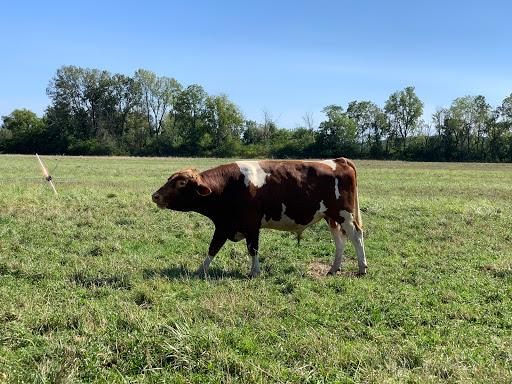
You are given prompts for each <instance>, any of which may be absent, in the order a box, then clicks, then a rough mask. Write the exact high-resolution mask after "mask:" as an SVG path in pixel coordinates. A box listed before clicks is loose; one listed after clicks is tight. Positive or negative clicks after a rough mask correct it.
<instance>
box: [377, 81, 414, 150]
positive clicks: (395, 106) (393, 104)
mask: <svg viewBox="0 0 512 384" xmlns="http://www.w3.org/2000/svg"><path fill="white" fill-rule="evenodd" d="M384 110H385V111H386V113H387V114H388V116H389V119H390V122H391V130H392V131H393V133H394V134H396V135H397V136H398V135H399V136H400V137H401V139H402V145H403V147H402V149H403V153H404V154H405V153H406V148H407V137H409V136H410V135H411V134H413V133H414V131H415V129H416V128H417V126H418V123H419V120H420V118H421V116H422V114H423V102H422V101H421V100H420V99H419V98H418V96H416V94H415V93H414V87H407V88H405V89H404V90H402V91H396V92H395V93H393V94H392V95H391V96H390V97H389V99H388V100H387V101H386V105H385V107H384Z"/></svg>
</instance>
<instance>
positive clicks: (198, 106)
mask: <svg viewBox="0 0 512 384" xmlns="http://www.w3.org/2000/svg"><path fill="white" fill-rule="evenodd" d="M207 97H208V94H207V93H206V92H205V90H204V89H203V87H201V86H200V85H196V84H194V85H189V86H188V87H187V88H185V89H184V90H183V92H181V93H180V94H179V96H178V98H177V100H176V105H175V125H176V130H177V133H178V134H179V136H181V138H182V139H183V143H182V145H181V151H182V153H183V154H185V155H200V154H201V152H202V149H203V148H204V147H201V146H200V145H199V144H200V143H201V139H202V137H203V135H204V134H206V133H208V132H207V120H206V119H207V114H206V111H207V108H206V100H207ZM205 140H206V139H205ZM205 140H203V144H204V143H205Z"/></svg>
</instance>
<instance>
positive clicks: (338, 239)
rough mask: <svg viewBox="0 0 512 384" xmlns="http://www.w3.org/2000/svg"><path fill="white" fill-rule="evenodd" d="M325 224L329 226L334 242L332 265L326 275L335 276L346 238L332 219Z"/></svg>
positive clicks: (339, 265)
mask: <svg viewBox="0 0 512 384" xmlns="http://www.w3.org/2000/svg"><path fill="white" fill-rule="evenodd" d="M327 224H328V225H329V230H330V231H331V236H332V239H333V240H334V246H335V247H336V252H335V254H334V262H333V263H332V267H331V269H330V270H329V272H327V274H328V275H335V274H336V272H338V271H339V270H340V268H341V262H342V261H343V251H344V250H345V245H346V244H347V236H345V234H344V233H343V231H342V230H341V227H340V225H339V224H338V223H337V222H336V221H334V220H333V219H328V220H327Z"/></svg>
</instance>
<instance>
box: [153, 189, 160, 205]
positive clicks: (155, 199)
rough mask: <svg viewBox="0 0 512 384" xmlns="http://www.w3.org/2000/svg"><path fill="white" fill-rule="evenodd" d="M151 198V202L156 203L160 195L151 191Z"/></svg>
mask: <svg viewBox="0 0 512 384" xmlns="http://www.w3.org/2000/svg"><path fill="white" fill-rule="evenodd" d="M152 198H153V202H155V203H157V202H158V200H159V199H160V195H159V194H158V192H155V193H153V196H152Z"/></svg>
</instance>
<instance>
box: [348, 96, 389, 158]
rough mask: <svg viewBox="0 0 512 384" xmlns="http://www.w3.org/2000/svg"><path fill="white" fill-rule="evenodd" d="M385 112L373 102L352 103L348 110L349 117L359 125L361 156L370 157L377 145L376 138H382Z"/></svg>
mask: <svg viewBox="0 0 512 384" xmlns="http://www.w3.org/2000/svg"><path fill="white" fill-rule="evenodd" d="M382 114H383V111H382V109H381V108H379V107H378V106H377V105H376V104H374V103H372V102H371V101H360V102H358V101H352V102H350V103H349V105H348V108H347V116H348V117H349V118H350V119H352V120H354V121H355V123H356V125H357V135H358V137H359V140H360V143H361V144H360V149H361V155H363V156H364V155H368V154H369V153H370V150H371V148H372V145H373V144H375V142H376V140H375V137H376V136H377V137H378V142H379V144H380V138H381V136H382V121H383V120H382Z"/></svg>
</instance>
